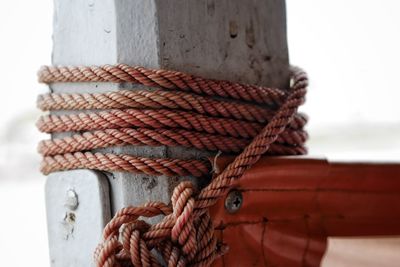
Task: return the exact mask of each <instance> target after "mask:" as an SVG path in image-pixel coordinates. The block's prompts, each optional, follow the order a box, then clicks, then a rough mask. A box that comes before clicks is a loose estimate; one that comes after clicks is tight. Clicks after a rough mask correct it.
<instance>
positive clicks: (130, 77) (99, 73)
mask: <svg viewBox="0 0 400 267" xmlns="http://www.w3.org/2000/svg"><path fill="white" fill-rule="evenodd" d="M38 76H39V81H40V82H43V83H55V82H113V83H123V82H127V83H139V84H143V85H146V86H149V87H161V88H164V89H175V90H181V91H185V92H192V93H196V94H201V95H208V96H220V97H226V98H231V99H237V100H243V101H249V102H255V103H260V104H268V105H277V106H280V105H281V103H282V101H283V100H284V99H285V93H284V92H283V91H282V90H279V89H275V88H268V87H261V86H254V85H244V84H239V83H234V82H228V81H217V80H210V79H204V78H201V77H196V76H193V75H190V74H186V73H182V72H178V71H170V70H153V69H147V68H143V67H132V66H128V65H125V64H118V65H115V66H112V65H105V66H92V67H63V66H58V67H54V66H43V67H42V68H41V69H40V71H39V73H38Z"/></svg>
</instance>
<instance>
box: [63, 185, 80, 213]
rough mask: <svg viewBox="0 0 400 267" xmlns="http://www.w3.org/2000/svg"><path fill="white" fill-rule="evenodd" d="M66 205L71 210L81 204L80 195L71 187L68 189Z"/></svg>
mask: <svg viewBox="0 0 400 267" xmlns="http://www.w3.org/2000/svg"><path fill="white" fill-rule="evenodd" d="M64 205H65V206H66V207H67V208H68V209H70V210H76V209H77V208H78V205H79V201H78V195H77V194H76V192H75V191H74V190H72V189H69V190H68V191H67V194H66V197H65V204H64Z"/></svg>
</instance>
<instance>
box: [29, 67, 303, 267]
mask: <svg viewBox="0 0 400 267" xmlns="http://www.w3.org/2000/svg"><path fill="white" fill-rule="evenodd" d="M39 80H40V81H41V82H44V83H55V82H116V83H123V82H128V83H139V84H142V85H145V86H147V87H149V88H151V89H152V90H136V91H129V90H122V91H118V92H109V93H98V94H56V93H51V94H45V95H42V96H39V99H38V106H39V108H41V109H42V110H45V111H54V110H91V111H86V112H82V113H78V114H67V115H54V114H51V115H45V116H42V117H41V118H40V119H39V121H38V123H37V125H38V128H39V129H40V130H41V131H43V132H47V133H56V132H71V131H72V132H77V131H78V132H79V133H75V134H73V135H72V136H68V137H63V138H56V139H53V140H45V141H42V142H41V143H40V144H39V152H40V153H41V154H43V155H44V159H43V163H42V171H43V172H44V173H46V174H48V173H50V172H54V171H60V170H71V169H78V168H89V169H97V170H105V171H127V172H140V173H145V174H149V175H166V176H187V175H191V176H195V177H203V176H207V175H208V174H209V173H210V169H211V166H210V163H209V162H207V161H202V160H181V159H168V158H144V157H137V156H132V155H124V154H122V155H121V154H119V155H117V154H111V153H93V152H91V150H94V149H97V148H105V147H109V146H123V145H147V146H185V147H194V148H197V149H202V150H209V151H222V152H227V153H238V152H240V151H241V153H240V154H239V155H238V156H237V157H236V158H235V160H234V161H233V162H232V163H231V164H230V165H229V166H228V167H227V168H226V169H225V170H224V171H222V173H221V174H219V175H218V176H216V177H214V178H213V179H212V181H211V182H210V184H209V185H208V186H207V187H205V188H204V189H202V190H201V191H200V192H195V189H194V188H193V185H192V184H191V183H190V182H187V181H185V182H182V183H180V184H179V185H178V186H177V187H176V188H175V190H174V192H173V195H172V198H171V205H167V204H165V203H162V202H149V203H146V204H144V205H143V206H140V207H127V208H123V209H122V210H120V211H119V212H117V214H116V215H115V216H114V218H113V219H112V220H111V221H110V222H109V223H108V224H107V226H106V228H105V229H104V233H103V237H104V241H103V243H101V244H100V245H99V246H98V248H97V249H96V252H95V260H96V263H97V266H126V265H127V266H131V265H133V266H161V263H160V262H159V261H158V259H157V258H156V256H155V253H152V251H153V250H156V251H157V252H158V254H159V255H160V256H161V257H162V258H163V261H164V263H165V264H166V265H168V266H187V265H189V266H208V265H210V264H211V263H212V261H213V260H214V259H215V258H216V257H218V256H219V255H221V254H222V253H224V252H225V251H226V247H224V246H223V245H222V244H219V243H218V242H217V239H216V237H215V235H214V227H213V224H212V221H211V218H210V216H209V213H208V208H209V207H210V206H212V205H214V204H215V203H216V201H217V200H218V199H219V198H221V197H223V196H224V195H225V194H226V193H227V191H228V190H229V189H230V185H231V183H232V181H233V180H234V179H237V178H240V176H242V174H243V173H244V172H245V171H246V170H247V169H248V168H250V167H251V166H252V165H253V164H254V163H255V162H257V160H258V159H259V158H260V157H261V156H262V155H263V154H265V153H268V154H273V155H299V154H305V153H306V149H305V147H304V143H305V141H306V139H307V134H306V132H305V131H304V130H303V127H304V125H305V124H306V121H307V119H306V117H305V116H304V115H302V114H299V113H297V108H298V107H299V106H300V105H301V104H302V103H303V102H304V96H305V93H306V87H307V83H308V80H307V76H306V74H305V73H304V72H303V71H302V70H300V69H298V68H293V69H292V80H291V88H290V90H289V91H285V90H280V89H274V88H267V87H259V86H252V85H243V84H238V83H233V82H228V81H217V80H208V79H204V78H200V77H196V76H193V75H189V74H185V73H181V72H176V71H168V70H152V69H146V68H143V67H131V66H127V65H123V64H120V65H115V66H110V65H106V66H100V67H96V66H95V67H43V68H42V69H41V70H40V71H39ZM154 89H155V90H154ZM93 110H95V111H93ZM96 110H99V111H96ZM158 215H164V216H165V217H164V218H163V220H162V221H161V222H159V223H157V224H154V225H150V224H148V223H146V222H145V221H143V220H140V217H153V216H158Z"/></svg>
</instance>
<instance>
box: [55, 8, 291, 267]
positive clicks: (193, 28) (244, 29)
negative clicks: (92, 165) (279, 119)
mask: <svg viewBox="0 0 400 267" xmlns="http://www.w3.org/2000/svg"><path fill="white" fill-rule="evenodd" d="M54 3H55V6H54V8H55V15H54V32H53V41H54V45H53V64H55V65H101V64H115V63H126V64H130V65H142V66H144V67H150V68H165V69H173V70H179V71H185V72H189V73H192V74H195V75H200V76H204V77H208V78H215V79H226V80H231V81H238V82H245V83H253V84H259V85H272V86H279V87H284V86H286V85H287V84H288V52H287V40H286V17H285V3H284V1H276V0H252V1H242V0H219V1H216V0H168V1H166V0H151V1H150V0H88V1H79V0H71V1H62V0H55V2H54ZM127 88H128V89H132V90H135V89H138V88H140V89H143V87H142V86H138V85H130V84H108V83H86V84H53V85H51V89H52V90H53V91H54V92H78V91H79V92H102V91H110V90H119V89H127ZM106 151H112V152H115V153H129V154H134V155H141V156H150V157H176V158H200V157H204V156H206V155H209V154H208V153H205V152H202V151H197V150H195V149H187V148H181V147H178V148H168V147H145V146H137V147H132V146H130V147H124V148H108V149H106ZM84 175H85V174H84V173H82V172H65V173H62V174H61V173H56V174H53V175H51V177H49V178H48V179H52V180H58V181H60V182H61V181H63V182H65V181H68V180H70V181H71V182H72V181H75V180H76V179H79V178H81V176H84ZM105 175H106V176H107V177H108V181H109V183H110V199H111V203H110V204H111V211H112V213H114V212H115V211H117V210H118V209H120V208H121V207H124V206H127V205H138V204H142V203H144V202H146V201H148V200H161V201H165V202H169V198H170V193H171V191H172V189H173V188H174V186H175V185H176V184H177V182H178V181H179V178H175V179H170V178H169V179H167V178H166V177H153V176H147V175H139V174H137V175H136V174H135V175H134V174H127V173H105ZM56 184H57V182H51V183H48V187H47V191H48V197H47V207H48V209H47V211H48V217H49V223H50V224H60V223H62V222H57V220H55V219H54V218H57V216H59V215H58V214H57V213H56V212H55V211H54V205H55V204H54V203H58V202H57V201H58V200H57V199H58V198H62V199H64V194H61V192H60V194H59V195H55V194H51V195H50V196H49V194H50V193H49V192H51V191H52V190H53V187H55V186H56ZM54 190H56V189H54ZM77 190H78V189H77ZM104 208H105V209H109V208H110V207H105V206H104ZM106 213H107V212H105V211H104V212H103V214H106ZM81 216H82V217H84V218H82V219H81ZM93 216H99V214H97V215H96V213H94V212H92V211H90V210H85V211H84V212H82V213H79V214H76V224H77V225H79V227H81V228H82V229H89V228H91V225H90V224H87V219H85V218H87V217H91V218H92V217H93ZM104 218H105V217H103V218H98V219H99V221H104ZM92 219H93V220H95V218H92ZM57 227H58V226H54V225H49V230H50V232H49V235H50V247H52V249H51V258H52V260H54V261H55V262H53V266H71V265H74V266H89V265H90V264H93V263H92V255H91V254H88V253H89V252H88V251H86V250H75V249H73V248H72V247H74V246H76V244H75V243H73V242H71V241H70V239H69V240H65V239H63V238H61V237H57V235H58V234H59V233H58V232H57V231H58V230H57V229H59V228H57ZM92 230H93V229H92ZM79 233H82V234H83V233H84V234H85V235H86V236H85V237H86V238H87V239H96V240H99V238H100V233H101V232H100V231H99V232H98V233H95V231H90V235H89V234H88V233H89V232H88V233H86V232H85V231H82V232H79ZM93 235H94V236H93ZM79 238H82V237H79ZM79 246H80V247H81V246H83V244H81V245H79ZM69 251H74V252H73V253H71V254H70V253H69ZM74 253H78V254H81V255H80V256H79V257H78V256H77V255H75V254H74ZM63 255H64V256H63ZM75 258H78V259H79V261H75ZM60 260H62V262H61V261H60Z"/></svg>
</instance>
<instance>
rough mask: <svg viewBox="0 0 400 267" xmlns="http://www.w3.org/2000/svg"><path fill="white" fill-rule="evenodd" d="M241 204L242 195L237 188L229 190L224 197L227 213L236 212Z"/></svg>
mask: <svg viewBox="0 0 400 267" xmlns="http://www.w3.org/2000/svg"><path fill="white" fill-rule="evenodd" d="M242 204H243V195H242V193H241V192H240V191H238V190H232V191H231V192H229V194H228V195H227V197H226V199H225V209H226V210H227V211H228V212H229V213H235V212H237V211H238V210H239V209H240V208H241V207H242Z"/></svg>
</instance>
